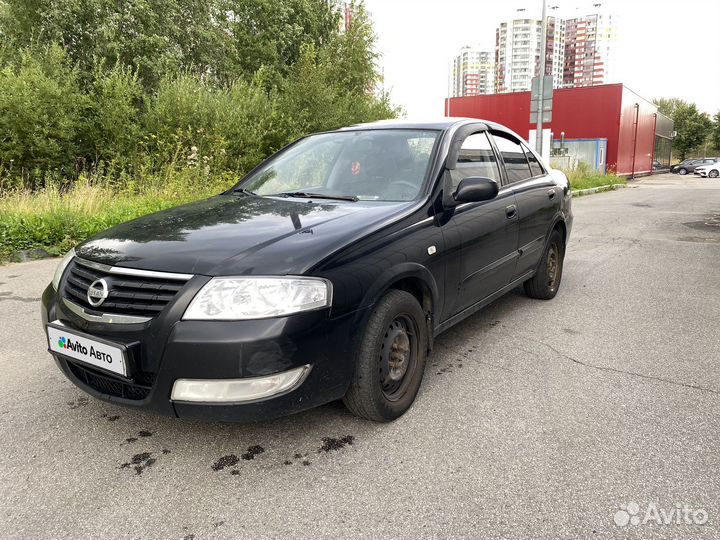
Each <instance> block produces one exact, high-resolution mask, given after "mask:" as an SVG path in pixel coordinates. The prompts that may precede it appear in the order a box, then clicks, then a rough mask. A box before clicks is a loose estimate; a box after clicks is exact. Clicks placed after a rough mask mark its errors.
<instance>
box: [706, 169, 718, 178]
mask: <svg viewBox="0 0 720 540" xmlns="http://www.w3.org/2000/svg"><path fill="white" fill-rule="evenodd" d="M708 176H709V177H710V178H717V177H718V176H720V172H718V170H717V169H713V170H711V171H710V172H709V173H708Z"/></svg>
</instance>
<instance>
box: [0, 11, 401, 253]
mask: <svg viewBox="0 0 720 540" xmlns="http://www.w3.org/2000/svg"><path fill="white" fill-rule="evenodd" d="M334 6H335V4H334V3H333V2H328V1H327V0H134V1H132V2H118V1H117V0H0V258H2V257H6V256H7V255H8V254H9V253H11V252H14V251H17V250H21V249H28V248H32V247H42V248H44V249H47V250H50V251H53V252H60V251H62V250H64V249H66V248H68V247H69V246H70V245H72V244H74V243H76V242H79V241H81V240H83V239H85V238H87V237H88V236H90V235H92V234H94V233H96V232H98V231H100V230H102V229H104V228H106V227H109V226H111V225H114V224H116V223H119V222H121V221H125V220H127V219H131V218H133V217H136V216H139V215H142V214H145V213H149V212H153V211H156V210H159V209H161V208H166V207H168V206H172V205H175V204H180V203H183V202H187V201H190V200H194V199H197V198H202V197H206V196H208V195H211V194H216V193H219V192H220V191H221V190H222V189H225V188H226V187H228V186H230V185H232V184H233V183H234V182H235V181H237V180H238V178H239V177H240V176H242V175H243V174H244V173H245V172H246V171H247V170H249V169H250V168H252V167H253V166H255V165H256V164H257V163H258V162H259V161H261V160H262V159H263V158H265V157H266V156H267V155H269V154H271V153H272V152H274V151H276V150H278V149H279V148H281V147H282V146H284V145H286V144H288V143H289V142H291V141H293V140H295V139H297V138H298V137H302V136H304V135H306V134H307V133H309V132H313V131H323V130H328V129H333V128H337V127H339V126H343V125H348V124H354V123H358V122H367V121H373V120H378V119H382V118H389V117H392V116H396V115H397V114H398V112H399V111H398V109H396V108H393V107H392V106H391V104H390V103H389V100H388V96H387V95H384V94H380V95H378V94H377V93H376V91H375V89H376V87H377V86H378V85H377V83H378V81H379V73H378V70H377V66H376V61H377V55H376V53H375V52H374V41H375V35H374V33H373V30H372V25H371V22H370V20H369V18H368V16H367V14H366V13H365V9H364V7H363V5H362V2H358V3H354V4H353V6H352V9H353V10H354V17H353V20H352V24H351V25H350V27H349V28H348V30H347V31H346V32H342V31H341V30H340V21H341V18H340V14H339V12H338V11H337V9H336V7H334Z"/></svg>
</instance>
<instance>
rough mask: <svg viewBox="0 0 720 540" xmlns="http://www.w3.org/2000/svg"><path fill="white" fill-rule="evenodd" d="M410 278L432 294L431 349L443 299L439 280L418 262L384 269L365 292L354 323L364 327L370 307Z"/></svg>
mask: <svg viewBox="0 0 720 540" xmlns="http://www.w3.org/2000/svg"><path fill="white" fill-rule="evenodd" d="M409 278H410V279H414V280H417V281H419V282H420V283H421V284H422V285H424V286H425V287H426V288H427V291H428V292H429V294H430V301H431V307H430V313H429V315H430V317H429V319H428V320H427V324H428V339H429V340H430V342H429V343H428V348H429V349H430V348H432V336H433V325H434V323H435V321H436V320H437V315H439V314H440V313H442V300H441V296H440V291H439V289H438V285H437V282H436V281H435V278H434V277H433V275H432V273H431V272H430V270H428V269H427V268H426V267H424V266H423V265H421V264H418V263H413V262H405V263H401V264H398V265H395V266H393V267H392V268H388V269H387V270H385V271H383V272H382V273H381V274H380V275H379V276H378V277H377V278H376V279H375V281H373V283H372V284H371V285H370V287H368V289H367V291H366V292H365V295H364V296H363V299H362V301H361V303H360V308H359V309H358V310H357V311H356V314H357V315H356V320H355V321H354V324H355V327H356V328H363V327H364V325H365V324H366V322H367V318H368V317H369V316H370V314H371V313H372V309H370V308H372V306H373V305H374V304H375V303H376V302H377V301H378V300H379V299H380V298H382V296H383V294H385V292H386V291H388V290H389V289H391V288H392V287H393V285H395V284H396V283H398V282H400V281H402V280H405V279H409ZM423 309H424V307H423Z"/></svg>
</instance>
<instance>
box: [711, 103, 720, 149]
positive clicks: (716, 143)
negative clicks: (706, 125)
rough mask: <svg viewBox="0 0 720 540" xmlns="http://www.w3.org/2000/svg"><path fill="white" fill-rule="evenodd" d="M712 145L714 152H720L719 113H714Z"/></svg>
mask: <svg viewBox="0 0 720 540" xmlns="http://www.w3.org/2000/svg"><path fill="white" fill-rule="evenodd" d="M712 145H713V148H714V149H715V150H720V111H718V112H716V113H715V124H714V125H713V132H712Z"/></svg>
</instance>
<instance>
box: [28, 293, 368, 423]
mask: <svg viewBox="0 0 720 540" xmlns="http://www.w3.org/2000/svg"><path fill="white" fill-rule="evenodd" d="M201 286H202V283H193V282H190V283H188V287H186V290H185V291H183V293H181V294H180V295H179V296H178V298H176V301H175V302H173V304H171V305H170V306H168V308H167V309H166V310H165V311H164V312H163V313H161V314H160V315H159V316H158V317H156V318H155V319H153V320H152V321H150V322H148V323H145V324H136V325H115V324H106V323H92V322H88V321H86V320H84V319H82V318H80V317H78V316H77V315H76V314H74V313H73V312H72V311H70V310H69V309H67V308H66V307H65V306H64V304H63V303H62V301H61V300H60V301H59V298H58V295H57V293H56V291H55V290H54V289H53V288H52V286H48V288H47V289H46V290H45V292H44V294H43V297H42V320H43V325H44V324H46V323H47V322H48V321H55V320H59V321H60V322H61V323H62V324H64V325H65V326H67V327H68V328H69V329H74V330H76V331H78V332H83V333H86V334H90V335H92V336H96V337H99V338H102V339H106V340H109V341H114V342H117V343H121V344H123V345H125V346H126V347H127V350H128V355H129V364H130V373H129V374H128V378H127V379H125V378H123V377H120V376H117V375H114V374H111V373H107V372H104V371H102V370H96V369H94V368H91V367H89V366H86V365H84V364H81V363H79V362H76V361H74V360H73V359H72V358H68V357H65V356H63V355H59V354H53V357H54V359H55V362H56V363H57V365H58V367H59V368H60V369H61V370H62V372H63V373H64V374H65V376H66V377H67V378H68V379H70V381H72V382H73V383H74V384H76V385H77V386H78V387H80V388H81V389H82V390H84V391H85V392H87V393H88V394H90V395H92V396H94V397H96V398H98V399H102V400H105V401H108V402H112V403H118V404H121V405H126V406H130V407H138V408H143V409H149V410H152V411H155V412H157V413H160V414H165V415H170V416H176V417H179V418H195V419H203V420H219V421H234V422H249V421H256V420H265V419H269V418H274V417H278V416H284V415H287V414H291V413H294V412H299V411H302V410H305V409H309V408H312V407H315V406H318V405H322V404H324V403H328V402H330V401H334V400H336V399H339V398H340V397H342V396H343V395H344V394H345V392H346V391H347V388H348V386H349V384H350V379H351V377H352V370H353V350H352V346H353V343H352V338H351V336H352V335H353V331H354V330H355V328H356V325H357V318H358V316H359V315H360V314H359V313H358V312H355V313H350V314H347V315H344V316H342V317H338V318H331V317H330V313H329V310H321V311H315V312H307V313H302V314H297V315H291V316H288V317H278V318H271V319H260V320H252V321H183V320H181V316H182V313H183V312H184V310H185V307H186V306H187V304H188V303H189V301H190V300H191V299H192V297H193V296H194V294H195V292H196V291H197V289H199V287H201ZM302 366H309V369H308V370H307V373H305V374H304V376H303V380H302V381H299V385H297V386H294V387H293V388H291V389H289V390H288V391H286V392H281V393H279V394H277V395H274V396H271V397H268V398H262V399H257V400H253V401H243V402H226V403H197V402H189V401H178V400H172V399H171V394H172V391H173V386H174V385H175V382H176V381H177V380H179V379H190V380H202V379H209V380H239V379H245V378H254V377H263V376H268V375H273V374H279V373H283V372H288V371H290V370H293V369H296V368H300V367H302Z"/></svg>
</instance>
